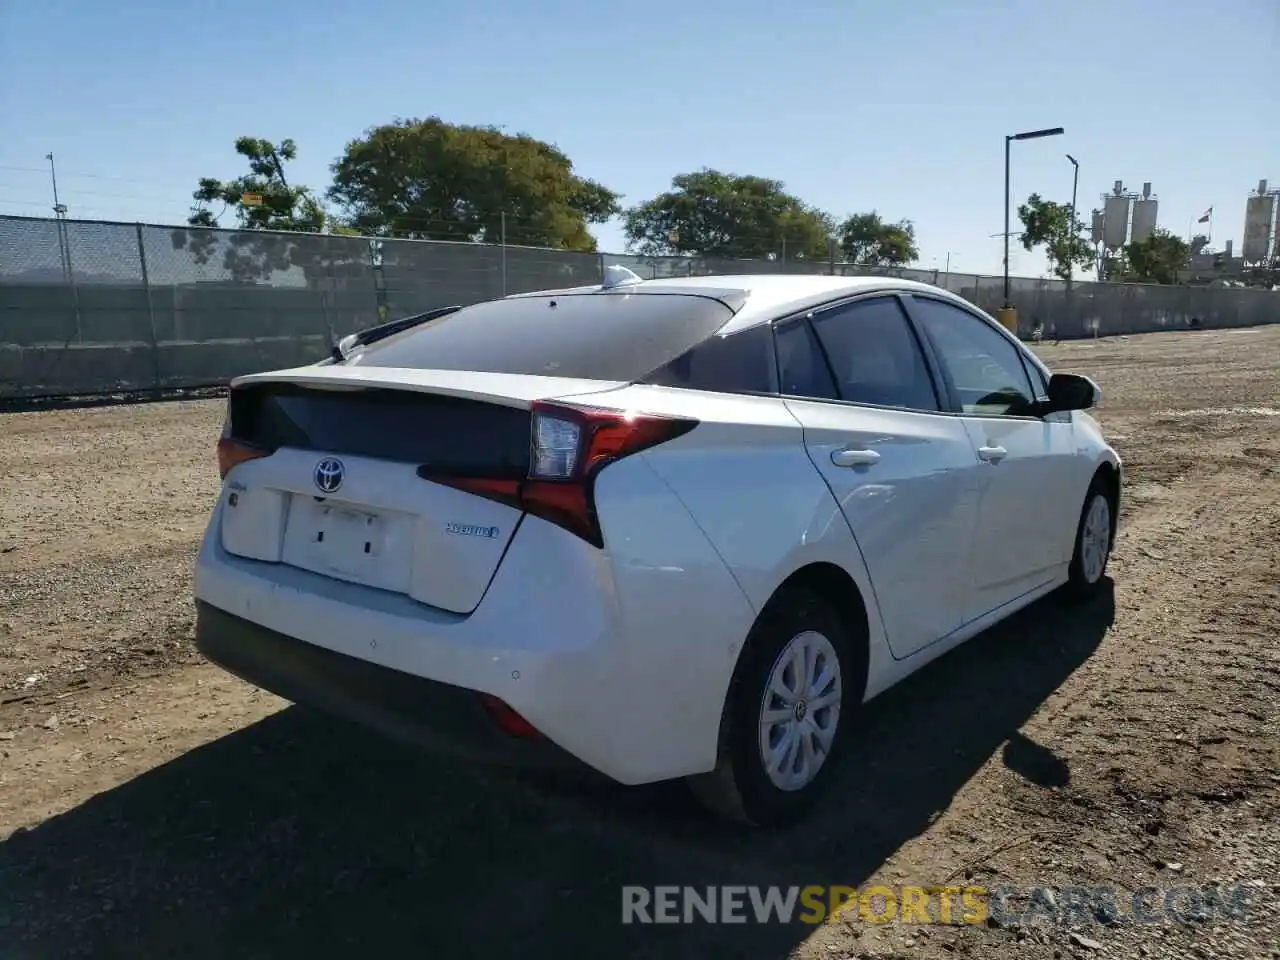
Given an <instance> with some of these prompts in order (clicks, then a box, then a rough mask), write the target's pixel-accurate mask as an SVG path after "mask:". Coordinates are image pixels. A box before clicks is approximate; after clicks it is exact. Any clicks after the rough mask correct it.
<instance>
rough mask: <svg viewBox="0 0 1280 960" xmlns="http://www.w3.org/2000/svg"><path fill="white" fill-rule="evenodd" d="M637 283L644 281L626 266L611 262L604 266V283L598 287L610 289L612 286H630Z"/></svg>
mask: <svg viewBox="0 0 1280 960" xmlns="http://www.w3.org/2000/svg"><path fill="white" fill-rule="evenodd" d="M637 283H644V280H642V279H641V278H640V277H639V276H637V275H636V274H634V273H632V272H631V271H630V270H628V269H627V268H626V267H624V266H620V265H619V264H616V263H611V264H609V266H607V267H605V268H604V283H602V284H601V285H600V289H602V290H612V289H613V288H614V287H623V286H632V285H633V284H637Z"/></svg>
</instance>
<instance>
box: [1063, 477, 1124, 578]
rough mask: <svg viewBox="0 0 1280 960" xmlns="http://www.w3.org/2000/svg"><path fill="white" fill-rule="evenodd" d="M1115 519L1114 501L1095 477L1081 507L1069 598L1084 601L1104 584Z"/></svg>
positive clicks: (1100, 480)
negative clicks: (1112, 501)
mask: <svg viewBox="0 0 1280 960" xmlns="http://www.w3.org/2000/svg"><path fill="white" fill-rule="evenodd" d="M1115 528H1116V518H1115V514H1114V511H1113V508H1112V503H1111V498H1110V497H1109V496H1108V495H1107V489H1106V486H1105V485H1104V484H1103V482H1102V479H1101V478H1100V477H1094V478H1093V482H1092V483H1091V484H1089V491H1088V493H1086V494H1085V497H1084V506H1082V507H1081V508H1080V522H1079V523H1078V524H1077V525H1076V539H1075V546H1074V547H1073V549H1072V552H1071V566H1070V568H1069V569H1068V573H1067V591H1066V592H1067V595H1068V596H1069V597H1071V598H1073V599H1078V600H1085V599H1088V598H1090V597H1092V596H1093V595H1095V594H1097V593H1098V592H1099V591H1100V590H1101V589H1102V587H1103V584H1104V583H1105V575H1106V572H1107V564H1108V562H1110V560H1111V547H1112V545H1113V542H1114V540H1115Z"/></svg>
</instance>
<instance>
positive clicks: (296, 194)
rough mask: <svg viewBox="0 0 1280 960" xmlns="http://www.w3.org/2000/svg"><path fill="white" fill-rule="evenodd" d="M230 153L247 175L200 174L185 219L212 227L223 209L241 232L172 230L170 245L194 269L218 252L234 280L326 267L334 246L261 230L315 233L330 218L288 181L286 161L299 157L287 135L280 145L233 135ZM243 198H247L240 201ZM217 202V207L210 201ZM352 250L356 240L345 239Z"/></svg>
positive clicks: (330, 265) (331, 260)
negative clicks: (245, 165) (242, 160)
mask: <svg viewBox="0 0 1280 960" xmlns="http://www.w3.org/2000/svg"><path fill="white" fill-rule="evenodd" d="M235 151H236V153H238V154H239V155H240V156H242V157H244V158H245V159H246V160H247V161H248V163H249V172H248V173H247V174H243V175H241V176H239V177H236V178H234V179H232V180H218V179H216V178H214V177H201V178H200V182H199V186H197V187H196V190H195V191H194V193H193V194H192V198H193V199H194V200H195V203H194V204H193V205H192V208H191V215H190V216H189V217H188V218H187V223H189V224H191V226H192V227H204V228H207V227H218V226H220V225H221V219H222V217H223V216H225V215H226V214H227V213H228V212H233V213H234V216H235V226H236V227H238V228H239V229H240V230H242V231H245V232H243V233H217V232H215V231H213V230H208V229H194V230H182V229H178V230H174V231H172V233H171V234H170V239H171V240H172V242H173V247H174V249H175V250H185V251H187V253H188V254H190V256H191V258H192V260H193V261H194V262H195V263H196V264H197V265H199V266H204V265H205V264H207V263H208V262H209V261H210V260H211V259H213V258H214V257H215V256H217V254H218V253H219V252H221V258H222V266H223V269H224V270H226V272H227V273H228V274H229V275H230V277H231V279H232V280H235V281H238V282H251V281H257V280H264V279H267V278H269V277H270V276H271V275H272V274H273V273H276V272H284V271H287V270H289V269H290V268H291V267H294V266H297V267H300V268H301V269H302V270H303V271H304V273H306V275H307V277H308V279H311V278H313V277H315V276H317V275H318V274H319V273H320V272H322V271H329V272H332V271H333V270H334V260H335V257H336V256H340V255H339V254H338V253H337V251H336V249H332V250H326V249H325V248H324V247H323V245H322V242H319V241H311V242H308V243H302V242H299V241H297V240H294V239H290V238H287V237H281V236H279V235H278V234H265V233H263V231H268V230H272V231H285V230H287V231H290V232H293V233H319V232H321V231H322V230H324V229H325V228H326V226H327V224H328V217H327V215H326V213H325V210H324V207H323V206H322V205H321V203H320V201H319V200H318V199H317V198H316V196H315V195H314V194H313V193H312V191H311V189H310V188H308V187H305V186H301V185H299V184H294V183H291V182H290V180H289V176H288V175H287V173H286V169H285V168H286V165H287V164H288V163H290V162H291V161H293V160H295V159H296V158H297V156H298V149H297V146H296V144H295V143H294V142H293V141H292V140H289V139H285V140H281V141H280V142H279V143H278V144H277V143H273V142H271V141H270V140H263V139H260V138H258V137H239V138H238V139H237V140H236V142H235ZM246 201H249V202H246ZM215 204H220V205H221V206H220V207H219V208H218V209H217V210H216V211H215V210H214V205H215ZM348 246H350V247H352V249H354V248H355V246H357V245H353V244H348Z"/></svg>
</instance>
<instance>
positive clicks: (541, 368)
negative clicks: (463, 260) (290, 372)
mask: <svg viewBox="0 0 1280 960" xmlns="http://www.w3.org/2000/svg"><path fill="white" fill-rule="evenodd" d="M732 316H733V311H732V310H731V309H730V308H729V307H727V306H725V305H724V304H723V303H721V302H720V301H719V300H713V299H711V298H710V297H699V296H694V295H690V294H676V293H644V294H639V293H622V292H618V293H590V294H581V293H579V294H562V295H547V296H537V297H519V298H516V299H512V300H492V301H487V302H485V303H477V304H473V305H472V306H469V307H464V308H463V309H461V310H459V311H458V312H457V313H451V314H449V315H447V316H444V317H441V318H440V319H438V320H432V321H430V322H428V323H426V324H424V325H423V326H421V327H416V328H413V329H410V330H407V331H405V332H404V333H399V334H396V335H395V336H393V337H388V338H387V339H386V340H382V341H379V342H377V343H374V344H371V345H370V346H368V347H366V348H364V349H363V350H362V351H359V352H357V353H356V354H354V355H353V356H352V358H351V359H350V360H348V361H347V362H348V363H350V364H359V365H360V366H368V367H410V368H415V369H423V370H474V371H477V372H483V373H516V374H533V375H538V376H551V377H571V378H583V379H589V380H622V381H628V382H630V381H632V380H636V379H638V378H640V377H643V376H644V375H645V374H647V373H649V372H650V371H652V370H656V369H657V368H658V367H661V366H663V365H664V364H667V363H669V362H670V361H672V360H674V359H675V358H676V357H678V356H680V355H681V354H683V353H684V352H685V351H687V350H689V348H691V347H693V346H695V345H697V344H699V343H701V342H702V341H703V340H705V339H707V338H708V337H709V336H711V335H712V334H713V333H715V332H716V331H717V330H718V329H719V328H720V327H722V326H723V325H724V324H725V322H726V321H728V320H729V319H730V318H731V317H732Z"/></svg>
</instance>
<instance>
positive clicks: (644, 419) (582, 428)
mask: <svg viewBox="0 0 1280 960" xmlns="http://www.w3.org/2000/svg"><path fill="white" fill-rule="evenodd" d="M697 425H698V421H697V420H693V419H689V418H686V417H668V416H660V415H655V414H645V413H629V412H623V411H619V410H602V409H598V408H594V407H578V406H570V405H568V404H563V403H553V402H548V401H538V402H536V403H535V404H534V405H533V417H532V424H531V430H530V444H529V473H528V476H527V477H525V478H524V479H522V480H515V479H501V478H492V477H457V476H437V475H434V474H433V473H432V472H431V471H430V470H429V468H423V469H421V470H419V474H420V475H421V476H422V477H424V478H425V479H428V480H433V481H435V482H436V483H443V484H446V485H447V486H451V487H456V488H458V489H460V490H466V491H468V492H469V493H474V494H476V495H477V496H481V497H488V498H489V499H491V500H497V501H499V502H501V503H507V504H509V505H511V506H513V507H517V508H518V509H521V510H524V511H526V512H528V513H531V514H533V515H534V516H536V517H540V518H542V519H543V520H547V521H549V522H551V523H554V524H557V525H558V526H561V527H563V528H564V529H566V530H568V531H570V532H571V533H574V534H576V535H577V536H579V537H582V539H583V540H586V541H587V542H588V543H590V544H592V545H594V546H597V547H603V546H604V536H603V534H602V532H601V530H600V522H599V520H598V518H597V517H596V509H595V497H594V490H595V479H596V477H597V476H598V475H599V473H600V471H601V470H603V469H604V468H605V467H606V466H608V465H609V464H610V463H613V462H614V461H616V460H620V459H622V458H623V457H626V456H629V455H630V454H633V453H638V452H639V451H641V450H647V449H648V448H650V447H653V446H656V445H658V444H660V443H665V442H666V441H668V440H674V439H675V438H676V437H679V436H683V435H684V434H686V433H688V432H689V431H690V430H692V429H693V428H694V427H696V426H697Z"/></svg>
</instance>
